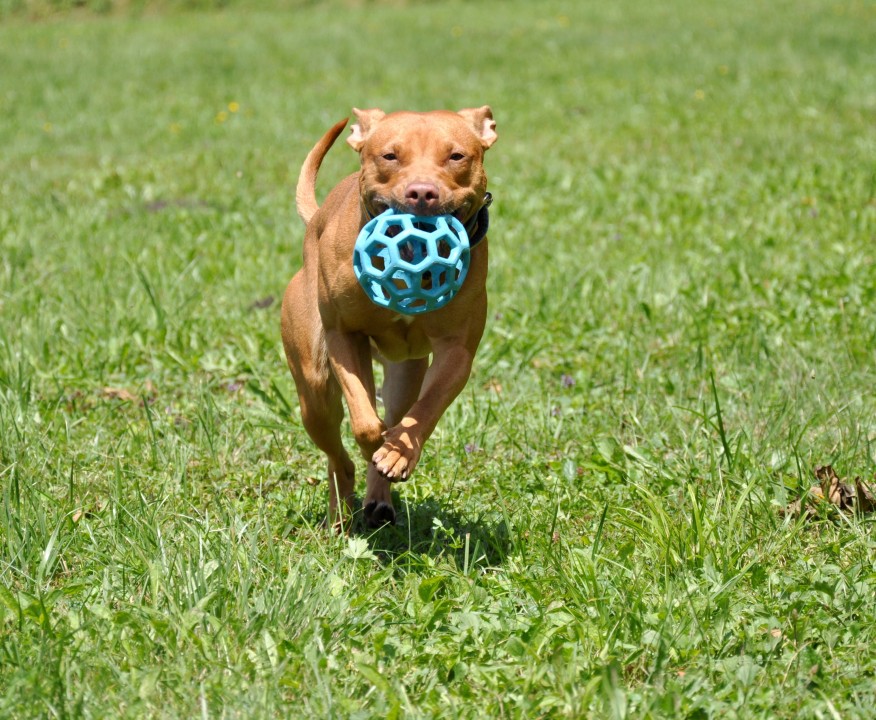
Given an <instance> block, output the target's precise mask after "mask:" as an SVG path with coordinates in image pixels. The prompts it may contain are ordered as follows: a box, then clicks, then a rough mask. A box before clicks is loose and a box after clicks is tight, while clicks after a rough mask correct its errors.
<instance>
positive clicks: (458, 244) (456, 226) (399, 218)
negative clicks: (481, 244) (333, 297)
mask: <svg viewBox="0 0 876 720" xmlns="http://www.w3.org/2000/svg"><path fill="white" fill-rule="evenodd" d="M470 261H471V249H470V247H469V242H468V234H467V233H466V231H465V227H464V226H463V225H462V223H461V222H459V220H457V219H456V218H455V217H453V216H452V215H438V216H429V217H425V216H420V215H409V214H407V213H398V212H396V211H395V210H387V211H386V212H384V213H382V214H380V215H378V216H377V217H376V218H374V219H373V220H371V221H370V222H368V223H367V224H366V225H365V227H363V228H362V231H361V232H360V233H359V237H358V238H357V239H356V245H355V247H354V249H353V271H354V272H355V273H356V277H357V278H358V280H359V284H360V285H361V286H362V289H363V290H364V291H365V294H366V295H367V296H368V297H369V298H370V299H371V301H372V302H374V303H376V304H377V305H380V306H381V307H385V308H388V309H390V310H394V311H395V312H397V313H401V314H403V315H419V314H420V313H424V312H430V311H431V310H437V309H438V308H440V307H443V306H444V305H446V304H447V303H448V302H450V300H451V299H452V298H453V296H454V295H456V293H457V292H459V289H460V288H461V287H462V283H463V281H464V280H465V276H466V274H467V273H468V267H469V263H470Z"/></svg>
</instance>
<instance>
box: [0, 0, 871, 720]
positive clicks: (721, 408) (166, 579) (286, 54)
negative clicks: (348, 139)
mask: <svg viewBox="0 0 876 720" xmlns="http://www.w3.org/2000/svg"><path fill="white" fill-rule="evenodd" d="M194 4H195V5H197V3H194ZM209 4H210V3H205V5H209ZM25 5H26V4H23V3H19V4H17V5H16V3H11V4H10V3H6V5H5V6H4V7H7V8H12V9H13V10H14V9H15V8H16V7H17V8H19V11H17V12H12V13H11V14H8V15H7V16H6V17H5V18H4V20H3V23H2V25H0V68H2V71H0V493H2V498H0V717H3V718H6V717H9V718H31V717H57V718H80V717H81V718H106V717H130V718H135V717H136V718H139V717H154V718H182V717H185V718H196V717H203V718H285V717H302V718H323V717H336V718H347V717H351V718H370V717H380V718H401V717H405V718H418V717H424V718H425V717H451V718H452V717H458V718H485V717H497V718H539V717H545V718H554V717H556V718H563V717H565V718H583V717H600V718H601V717H607V718H612V717H613V718H709V717H722V718H734V717H737V718H844V719H845V718H872V717H873V716H874V715H876V677H874V675H876V650H874V647H876V532H874V522H873V517H871V516H869V515H860V516H855V515H838V514H835V513H832V512H829V511H828V510H826V509H824V508H822V509H820V510H819V511H818V512H817V514H816V517H815V518H814V519H812V520H811V521H808V522H807V521H804V520H801V519H796V518H789V517H783V516H782V515H781V514H780V513H779V510H781V509H782V508H783V507H784V506H785V505H787V504H788V503H789V502H791V501H792V500H794V499H796V498H798V497H800V496H801V494H802V493H804V492H805V490H806V488H808V487H809V486H810V485H811V484H813V482H814V481H813V473H814V469H815V467H816V466H818V465H826V464H831V465H833V467H834V468H836V470H837V472H838V473H839V474H840V475H842V476H844V477H849V478H851V477H854V476H856V475H858V476H861V477H864V478H873V475H874V470H876V390H874V388H876V160H874V159H876V43H874V42H873V36H874V28H876V4H874V3H873V2H870V1H866V2H864V1H862V0H851V1H847V0H835V1H833V2H831V1H827V0H826V1H824V2H818V1H816V0H797V2H793V3H792V2H788V1H786V0H781V1H780V2H778V3H772V4H766V3H762V2H757V1H756V0H743V1H742V2H739V3H717V2H711V1H709V2H703V3H689V2H683V1H682V0H668V1H667V2H661V3H647V2H634V1H633V0H621V1H620V2H616V3H583V2H577V3H573V2H557V1H554V0H546V1H544V2H537V3H536V2H527V1H524V0H485V1H483V2H467V3H462V2H450V1H446V2H445V1H437V2H423V3H408V4H403V3H395V4H383V3H346V4H344V3H339V2H323V3H311V4H307V5H305V4H301V7H296V5H297V3H292V2H289V3H286V4H285V5H284V4H278V5H277V6H276V7H275V9H273V10H267V9H264V8H265V7H266V5H265V4H258V5H256V4H255V3H252V4H251V5H250V6H249V7H246V6H240V5H238V4H236V3H233V2H232V3H229V4H228V6H227V7H226V8H224V9H221V10H215V11H205V10H185V11H184V10H175V9H174V6H175V4H174V3H165V4H163V5H160V9H159V10H158V11H148V9H147V11H144V12H141V13H138V14H134V13H132V12H129V11H124V12H110V13H108V14H105V15H101V14H92V13H90V12H87V11H83V10H79V11H76V12H73V13H72V14H66V15H64V14H62V15H55V16H49V17H45V13H43V14H41V17H42V18H43V19H40V20H39V21H33V20H32V18H31V16H29V15H28V14H27V13H26V12H25V11H22V10H21V8H22V7H24V6H25ZM104 5H107V6H108V5H110V4H108V3H104ZM135 5H136V4H135ZM255 7H257V8H259V9H258V10H257V11H256V10H253V9H252V8H255ZM484 103H489V104H490V105H492V107H493V110H494V113H495V116H496V119H497V121H498V131H499V142H498V143H497V144H496V145H495V146H494V148H493V149H492V150H491V151H490V153H489V154H488V165H487V166H488V171H489V174H490V182H491V184H490V187H491V190H492V191H493V194H494V195H495V198H496V202H495V204H494V206H493V208H494V211H493V217H492V233H491V248H490V254H491V258H490V259H491V275H490V281H489V289H490V320H489V323H488V328H487V332H486V335H485V338H484V342H483V345H482V348H481V352H480V354H479V356H478V360H477V363H476V370H475V374H474V376H473V378H472V380H471V382H470V383H469V385H468V387H467V388H466V390H465V391H464V393H463V394H462V396H461V397H460V398H459V399H458V400H457V402H456V403H455V405H454V406H453V407H452V408H451V410H450V411H449V412H448V414H447V415H446V416H445V417H444V419H443V420H442V422H441V424H440V426H439V429H438V431H437V432H436V434H435V435H434V436H433V438H432V440H431V443H430V444H429V445H428V446H427V448H426V452H425V455H424V458H423V460H422V462H421V463H420V465H419V467H418V470H417V473H416V476H415V478H414V479H413V480H412V481H411V482H409V483H407V484H404V485H401V486H398V501H397V503H396V504H397V507H398V508H399V512H400V523H399V525H398V526H396V527H393V528H386V529H383V530H380V531H378V532H375V533H373V534H368V533H364V532H360V533H358V534H356V535H354V536H353V537H351V538H336V537H333V536H330V535H328V534H327V533H326V532H324V531H322V530H320V529H319V527H318V525H319V522H320V520H321V519H322V517H323V515H324V510H325V503H326V487H325V483H322V484H320V485H318V486H317V487H313V484H314V483H315V482H316V481H315V480H314V478H322V477H323V474H324V468H323V460H322V458H321V457H320V456H319V454H318V453H317V452H316V451H315V449H314V448H313V447H312V446H311V445H310V443H309V442H308V440H307V438H306V437H305V435H304V432H303V430H302V428H301V424H300V418H299V413H298V409H297V406H296V403H295V401H294V397H295V395H294V391H293V386H292V381H291V378H290V377H289V375H288V372H287V370H286V367H285V362H284V360H283V357H282V349H281V346H280V337H279V327H278V324H279V298H280V296H281V294H282V291H283V288H284V287H285V283H286V282H287V281H288V279H289V277H291V275H292V273H293V272H294V271H295V270H296V269H297V268H298V267H299V265H300V251H301V238H302V227H301V224H300V221H299V220H298V218H297V216H296V214H295V209H294V206H293V201H292V195H293V191H294V187H293V186H294V181H295V178H296V176H297V171H298V166H299V164H300V162H301V161H302V160H303V158H304V156H305V154H306V152H307V150H308V149H309V148H310V146H311V145H312V143H313V142H314V141H315V140H316V139H317V138H318V137H319V136H320V134H321V133H322V132H323V131H324V130H325V129H326V128H328V127H329V126H330V125H331V124H332V123H333V122H335V121H336V120H338V119H340V118H342V117H344V116H345V115H346V114H348V113H349V109H350V107H352V106H359V107H373V106H379V107H382V108H384V109H387V110H389V109H402V108H411V109H429V108H434V107H450V108H459V107H466V106H477V105H481V104H484ZM355 167H356V157H355V154H354V153H353V152H352V151H350V150H349V148H347V147H346V145H341V146H339V147H337V148H335V149H334V150H333V151H332V153H331V155H330V157H329V158H328V160H327V162H326V166H325V168H324V170H323V173H322V176H321V177H322V181H321V186H320V190H321V192H323V193H324V192H325V191H326V190H327V189H328V188H329V187H330V186H331V185H332V184H333V183H334V182H336V181H337V180H338V179H339V178H340V177H341V176H342V175H343V174H344V173H346V172H350V171H352V170H354V169H355Z"/></svg>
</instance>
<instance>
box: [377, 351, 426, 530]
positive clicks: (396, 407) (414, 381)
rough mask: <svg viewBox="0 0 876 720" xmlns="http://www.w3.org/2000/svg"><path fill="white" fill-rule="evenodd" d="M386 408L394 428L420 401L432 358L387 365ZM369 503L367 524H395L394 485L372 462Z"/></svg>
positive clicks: (388, 425) (384, 396) (384, 395)
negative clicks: (392, 493) (418, 398)
mask: <svg viewBox="0 0 876 720" xmlns="http://www.w3.org/2000/svg"><path fill="white" fill-rule="evenodd" d="M383 366H384V380H383V390H382V393H381V394H382V397H383V407H384V409H385V418H384V421H385V424H386V427H394V426H395V425H396V424H397V423H399V422H400V421H401V419H402V418H403V417H404V416H405V415H406V414H407V412H408V410H410V408H411V406H412V405H413V404H414V403H415V402H416V400H417V397H418V396H419V394H420V388H421V387H422V385H423V377H424V376H425V375H426V370H427V369H428V367H429V359H428V358H417V359H415V360H406V361H404V362H397V363H390V362H384V363H383ZM366 483H367V485H366V489H365V500H364V502H363V503H362V510H363V513H364V515H365V522H367V523H368V525H369V526H371V527H379V526H380V525H385V524H387V523H394V522H395V508H393V506H392V495H391V492H392V483H391V482H390V481H389V480H388V479H387V477H386V476H385V475H383V474H382V473H381V472H380V471H378V469H377V468H376V467H375V466H374V463H370V462H369V463H368V474H367V476H366Z"/></svg>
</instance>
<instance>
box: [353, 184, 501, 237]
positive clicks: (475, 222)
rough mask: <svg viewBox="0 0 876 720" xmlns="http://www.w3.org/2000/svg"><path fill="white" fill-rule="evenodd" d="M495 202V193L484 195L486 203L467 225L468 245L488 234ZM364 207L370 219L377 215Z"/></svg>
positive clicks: (363, 204) (363, 205)
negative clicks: (492, 206)
mask: <svg viewBox="0 0 876 720" xmlns="http://www.w3.org/2000/svg"><path fill="white" fill-rule="evenodd" d="M492 204H493V195H492V194H491V193H487V194H486V195H484V204H483V205H481V209H480V210H478V211H477V213H476V214H475V216H474V217H473V218H472V219H471V220H469V221H468V223H467V224H466V225H465V233H466V235H468V246H469V247H470V248H473V247H474V246H475V245H477V244H478V243H479V242H480V241H481V240H483V239H484V238H485V237H486V236H487V230H489V228H490V210H489V208H490V205H492ZM362 209H363V210H364V211H365V215H366V216H367V218H368V219H369V220H373V219H374V218H375V217H377V216H376V215H372V214H371V211H370V210H369V209H368V208H367V207H366V206H365V203H362Z"/></svg>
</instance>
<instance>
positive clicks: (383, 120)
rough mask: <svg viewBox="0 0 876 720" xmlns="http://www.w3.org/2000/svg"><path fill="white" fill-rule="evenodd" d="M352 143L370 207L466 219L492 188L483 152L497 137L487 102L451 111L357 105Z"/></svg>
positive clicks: (377, 210) (375, 211) (371, 209)
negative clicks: (394, 110) (385, 109)
mask: <svg viewBox="0 0 876 720" xmlns="http://www.w3.org/2000/svg"><path fill="white" fill-rule="evenodd" d="M353 113H354V114H355V115H356V120H357V122H356V123H355V124H354V125H353V126H352V128H351V131H352V132H351V134H350V136H349V137H348V138H347V142H348V143H349V144H350V145H351V146H352V147H353V149H354V150H356V151H357V152H358V153H359V158H360V160H361V162H362V172H361V173H360V176H359V185H360V188H359V190H360V193H361V196H362V201H363V203H364V205H365V208H366V210H367V211H368V212H369V213H370V214H372V215H378V214H380V213H381V212H383V211H384V210H386V209H387V208H393V209H394V210H398V211H400V212H407V213H413V214H415V215H454V216H456V218H457V219H459V220H460V221H461V222H463V223H464V222H466V221H467V220H469V218H471V217H472V216H473V215H474V214H475V213H476V212H477V211H478V210H479V209H480V207H481V205H482V204H483V200H484V195H485V193H486V190H487V176H486V173H485V172H484V164H483V161H484V152H485V151H486V150H487V148H489V147H490V146H491V145H492V144H493V143H494V142H495V141H496V137H497V135H496V123H495V121H494V120H493V113H492V111H491V110H490V108H489V107H488V106H486V105H485V106H483V107H481V108H476V109H468V110H460V111H459V112H450V111H445V110H438V111H434V112H427V113H414V112H397V113H391V114H389V115H387V114H386V113H384V112H383V111H382V110H377V109H374V110H358V109H355V108H354V109H353Z"/></svg>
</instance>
